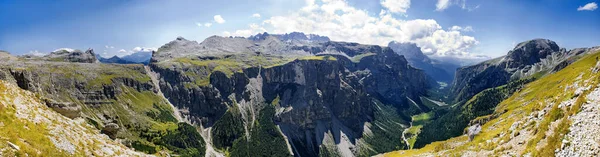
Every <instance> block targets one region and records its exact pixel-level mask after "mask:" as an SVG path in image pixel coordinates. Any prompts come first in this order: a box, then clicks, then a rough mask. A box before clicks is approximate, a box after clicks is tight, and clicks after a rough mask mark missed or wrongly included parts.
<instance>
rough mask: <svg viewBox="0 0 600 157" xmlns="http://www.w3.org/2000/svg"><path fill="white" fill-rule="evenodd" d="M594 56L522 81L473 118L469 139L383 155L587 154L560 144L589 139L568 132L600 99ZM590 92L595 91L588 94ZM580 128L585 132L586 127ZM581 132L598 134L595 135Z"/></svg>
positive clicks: (595, 56)
mask: <svg viewBox="0 0 600 157" xmlns="http://www.w3.org/2000/svg"><path fill="white" fill-rule="evenodd" d="M598 57H600V54H599V53H594V54H590V55H587V56H585V57H583V58H582V59H581V60H579V61H577V62H575V63H573V64H572V65H569V66H568V67H566V68H564V69H563V70H561V71H559V72H556V73H554V74H550V75H547V76H545V77H543V78H541V79H539V80H536V81H534V82H531V83H529V84H527V85H525V87H524V88H522V89H521V90H519V91H517V92H515V93H514V94H512V96H510V97H509V98H508V99H506V100H504V101H502V102H501V103H500V104H498V105H497V107H496V108H494V110H493V112H492V114H491V115H488V116H482V117H478V118H477V119H475V121H477V122H480V123H482V132H481V133H479V134H477V135H476V136H475V137H474V139H473V140H472V141H469V140H468V138H467V136H459V137H455V138H451V139H448V140H445V141H439V142H433V143H431V144H428V145H426V146H424V147H423V148H420V149H414V150H405V151H397V152H391V153H387V154H384V156H459V155H467V156H498V155H501V154H505V155H506V154H508V155H516V156H522V155H532V156H555V155H556V154H559V153H564V152H570V151H571V153H574V154H582V153H585V152H586V151H588V150H587V149H573V150H567V149H561V148H563V147H569V145H573V144H578V143H585V141H587V140H588V139H585V138H584V139H582V138H581V137H583V136H581V137H580V136H572V135H571V134H578V132H570V130H573V128H577V127H578V126H577V125H576V123H573V120H577V119H574V117H579V116H581V115H580V114H588V113H581V112H582V111H584V110H583V108H586V110H585V111H586V112H588V110H589V107H590V106H596V105H594V104H598V103H599V102H598V100H599V99H598V98H594V97H597V95H598V94H599V93H597V91H596V90H594V89H596V88H597V83H598V81H599V80H598V78H599V76H600V75H599V74H598V73H596V72H597V70H598V68H599V67H598V66H597V65H598V64H597V62H598ZM590 93H591V94H596V95H592V96H594V97H590V95H591V94H590ZM472 100H473V99H472ZM589 114H597V113H593V112H592V113H589ZM591 120H593V119H591ZM578 123H583V124H585V123H588V122H587V121H585V120H584V121H583V122H578ZM588 129H589V128H588ZM579 131H586V128H583V129H582V130H579ZM589 131H591V132H595V130H589ZM566 135H568V136H569V137H568V138H567V137H566ZM585 136H591V137H592V138H598V137H596V136H597V135H596V136H595V135H593V133H592V134H591V135H590V134H585ZM586 138H588V137H586ZM577 140H579V141H577ZM569 141H572V142H569ZM561 146H563V147H561ZM592 150H593V148H592ZM584 156H585V155H584Z"/></svg>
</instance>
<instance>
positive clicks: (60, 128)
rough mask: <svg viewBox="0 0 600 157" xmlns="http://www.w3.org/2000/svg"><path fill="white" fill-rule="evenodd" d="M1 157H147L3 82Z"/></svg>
mask: <svg viewBox="0 0 600 157" xmlns="http://www.w3.org/2000/svg"><path fill="white" fill-rule="evenodd" d="M0 111H2V114H0V156H146V155H144V154H142V153H139V152H135V151H134V150H133V149H130V148H127V147H126V146H124V145H122V144H121V143H119V142H117V141H113V140H111V139H110V138H108V136H106V135H104V134H100V131H99V130H96V129H95V128H93V126H91V125H88V124H87V123H85V120H83V119H81V118H77V119H74V120H73V119H69V118H67V117H65V116H63V115H61V114H59V113H57V112H55V111H53V110H52V109H50V108H48V107H47V106H46V105H45V104H43V102H42V100H40V99H39V98H38V97H37V96H36V95H35V94H33V93H31V92H29V91H25V90H22V89H20V88H19V87H17V85H14V84H11V83H8V82H6V81H0Z"/></svg>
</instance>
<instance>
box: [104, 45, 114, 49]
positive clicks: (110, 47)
mask: <svg viewBox="0 0 600 157" xmlns="http://www.w3.org/2000/svg"><path fill="white" fill-rule="evenodd" d="M104 48H107V49H114V48H115V47H114V46H108V45H105V46H104Z"/></svg>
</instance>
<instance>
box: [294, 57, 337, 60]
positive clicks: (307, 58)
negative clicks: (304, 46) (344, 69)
mask: <svg viewBox="0 0 600 157" xmlns="http://www.w3.org/2000/svg"><path fill="white" fill-rule="evenodd" d="M298 60H320V61H326V60H330V61H336V60H337V59H336V58H335V57H333V56H307V57H301V58H298Z"/></svg>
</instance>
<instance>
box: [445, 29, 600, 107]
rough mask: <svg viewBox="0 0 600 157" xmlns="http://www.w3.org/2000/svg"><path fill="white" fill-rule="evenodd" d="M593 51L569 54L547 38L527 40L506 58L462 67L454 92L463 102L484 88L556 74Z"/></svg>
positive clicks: (457, 76)
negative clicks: (575, 59) (576, 59)
mask: <svg viewBox="0 0 600 157" xmlns="http://www.w3.org/2000/svg"><path fill="white" fill-rule="evenodd" d="M593 50H594V49H593V48H589V49H574V50H571V51H567V50H565V49H564V48H560V47H559V46H558V45H557V44H556V43H555V42H554V41H551V40H547V39H534V40H530V41H525V42H522V43H519V44H518V45H517V46H516V47H515V48H514V49H513V50H511V51H509V52H508V54H507V55H506V56H502V57H499V58H496V59H492V60H489V61H485V62H482V63H479V64H476V65H472V66H467V67H461V68H459V69H458V70H457V71H456V76H455V79H454V81H453V83H452V92H453V93H454V95H455V101H457V102H458V101H463V100H466V99H468V98H470V97H472V96H473V95H475V94H477V93H479V92H481V91H482V90H484V89H487V88H492V87H497V86H500V85H503V84H506V83H508V82H509V81H511V80H518V79H521V78H525V77H529V76H533V75H535V74H537V75H544V74H546V73H551V72H555V71H557V70H559V69H561V67H565V66H567V65H568V64H570V63H572V60H574V58H577V57H580V56H581V55H584V54H587V53H589V52H593ZM582 51H583V52H582ZM570 60H571V61H570ZM554 69H555V70H554Z"/></svg>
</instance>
